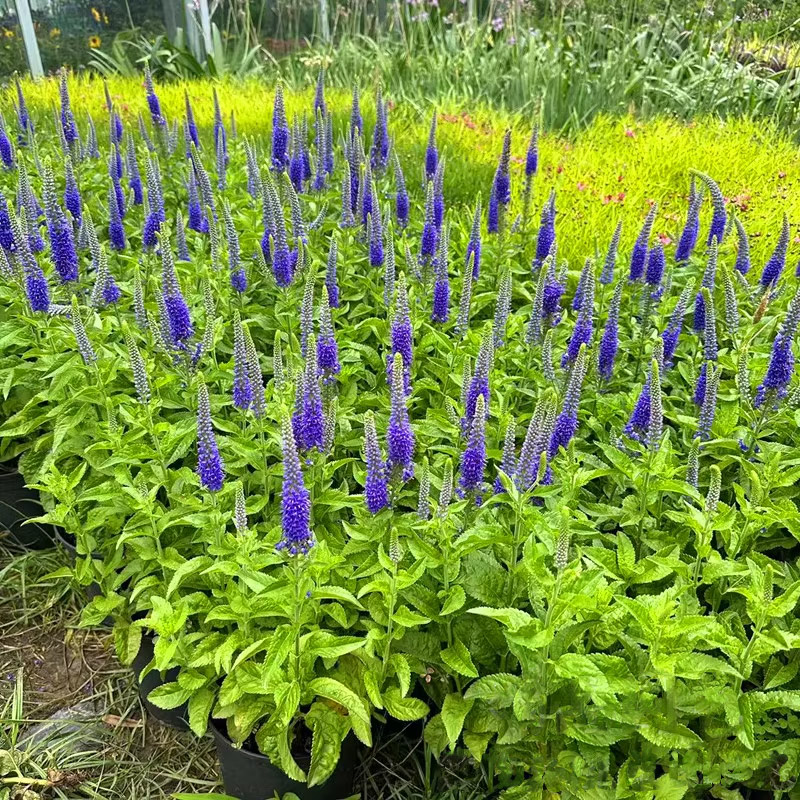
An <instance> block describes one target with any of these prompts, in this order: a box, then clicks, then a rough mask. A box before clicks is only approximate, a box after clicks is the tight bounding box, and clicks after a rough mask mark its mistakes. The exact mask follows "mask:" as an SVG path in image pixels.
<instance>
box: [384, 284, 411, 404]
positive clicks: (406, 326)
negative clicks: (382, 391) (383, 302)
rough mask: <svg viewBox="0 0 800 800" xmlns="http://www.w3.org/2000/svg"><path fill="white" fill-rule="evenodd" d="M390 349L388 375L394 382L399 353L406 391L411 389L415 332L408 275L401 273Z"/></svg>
mask: <svg viewBox="0 0 800 800" xmlns="http://www.w3.org/2000/svg"><path fill="white" fill-rule="evenodd" d="M389 335H390V340H391V344H390V349H389V358H388V360H387V364H386V377H387V380H388V381H389V382H390V383H392V382H393V379H392V371H393V369H394V360H395V357H396V356H397V355H398V354H399V355H400V358H401V359H402V362H403V385H404V387H405V393H406V394H409V393H410V391H411V363H412V359H413V355H414V353H413V338H414V333H413V329H412V327H411V312H410V310H409V306H408V288H407V286H406V276H405V274H404V273H401V274H400V278H399V279H398V281H397V287H396V289H395V296H394V313H393V315H392V322H391V326H390V334H389Z"/></svg>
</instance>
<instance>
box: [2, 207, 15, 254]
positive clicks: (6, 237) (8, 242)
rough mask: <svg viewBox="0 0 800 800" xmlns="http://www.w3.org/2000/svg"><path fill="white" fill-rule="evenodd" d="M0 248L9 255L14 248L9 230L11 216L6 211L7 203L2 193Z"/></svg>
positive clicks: (10, 230)
mask: <svg viewBox="0 0 800 800" xmlns="http://www.w3.org/2000/svg"><path fill="white" fill-rule="evenodd" d="M0 247H2V248H3V250H6V251H8V252H9V253H10V252H12V251H13V250H14V249H15V247H16V245H15V243H14V232H13V230H12V228H11V216H10V214H9V211H8V201H7V200H6V198H5V195H4V194H3V193H2V192H0Z"/></svg>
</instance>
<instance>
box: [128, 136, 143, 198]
mask: <svg viewBox="0 0 800 800" xmlns="http://www.w3.org/2000/svg"><path fill="white" fill-rule="evenodd" d="M125 163H126V166H127V170H128V186H129V187H130V189H131V191H132V192H133V204H134V205H136V206H140V205H142V203H143V202H144V193H143V191H142V176H141V174H140V172H139V164H138V162H137V161H136V145H135V144H134V139H133V133H132V132H131V131H128V136H127V144H126V147H125Z"/></svg>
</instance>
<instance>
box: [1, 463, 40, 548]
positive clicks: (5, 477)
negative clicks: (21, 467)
mask: <svg viewBox="0 0 800 800" xmlns="http://www.w3.org/2000/svg"><path fill="white" fill-rule="evenodd" d="M41 514H42V503H41V500H40V499H39V492H37V491H36V490H35V489H29V488H28V487H27V486H26V485H25V479H24V478H23V477H22V475H21V474H20V473H19V472H18V471H17V469H16V467H12V466H10V465H9V464H0V531H8V532H9V534H10V535H11V539H12V540H13V541H14V542H15V543H16V544H18V545H20V546H22V547H27V548H28V549H30V550H44V549H45V548H47V547H52V546H53V528H52V526H50V525H45V524H42V523H41V522H30V523H29V522H28V520H29V519H32V518H33V517H38V516H41Z"/></svg>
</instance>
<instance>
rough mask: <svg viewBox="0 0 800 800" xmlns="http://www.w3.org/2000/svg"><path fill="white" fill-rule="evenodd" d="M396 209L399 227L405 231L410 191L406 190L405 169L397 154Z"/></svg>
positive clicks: (395, 158)
mask: <svg viewBox="0 0 800 800" xmlns="http://www.w3.org/2000/svg"><path fill="white" fill-rule="evenodd" d="M394 185H395V196H394V209H395V217H396V218H397V226H398V227H399V228H400V229H401V230H403V229H404V228H406V227H407V226H408V212H409V201H408V191H407V190H406V179H405V176H404V175H403V168H402V167H401V166H400V159H399V158H398V156H397V153H395V155H394Z"/></svg>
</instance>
